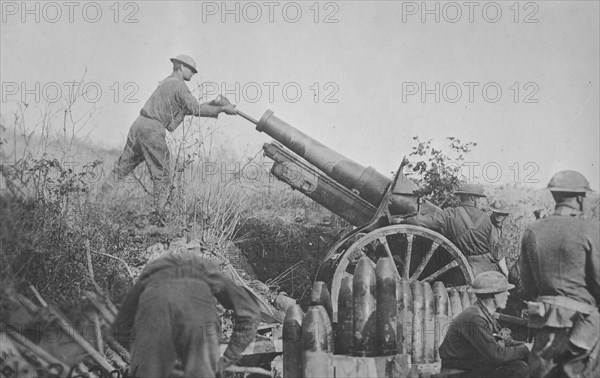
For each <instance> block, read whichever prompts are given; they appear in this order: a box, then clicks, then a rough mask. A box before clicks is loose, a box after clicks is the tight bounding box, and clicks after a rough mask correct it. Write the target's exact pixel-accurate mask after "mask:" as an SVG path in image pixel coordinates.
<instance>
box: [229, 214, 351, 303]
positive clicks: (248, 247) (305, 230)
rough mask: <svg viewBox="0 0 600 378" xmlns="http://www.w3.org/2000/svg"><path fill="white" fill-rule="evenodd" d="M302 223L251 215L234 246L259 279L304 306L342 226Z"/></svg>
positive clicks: (335, 223)
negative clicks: (320, 266) (321, 265)
mask: <svg viewBox="0 0 600 378" xmlns="http://www.w3.org/2000/svg"><path fill="white" fill-rule="evenodd" d="M301 222H302V223H301ZM301 222H299V221H298V220H296V219H294V220H292V221H290V220H286V219H285V218H283V217H277V216H275V217H273V216H266V215H265V216H256V217H254V218H250V219H248V220H247V221H246V222H245V223H244V224H243V225H242V226H241V227H240V228H239V229H238V231H237V235H238V241H237V242H236V246H237V247H238V248H239V249H240V250H241V251H242V253H243V254H244V256H245V257H246V259H247V261H248V263H249V264H250V265H251V266H252V269H253V271H254V273H255V274H256V278H257V279H258V280H260V281H262V282H264V283H265V284H266V285H267V286H268V287H269V288H270V289H271V290H273V291H284V292H286V293H287V294H288V296H290V297H292V298H294V299H296V300H297V302H298V303H299V304H300V305H302V306H303V307H306V306H307V305H308V297H309V295H310V287H311V284H312V281H313V280H314V277H315V275H316V273H317V270H318V268H319V265H320V264H321V262H322V261H323V258H324V257H325V255H326V253H327V251H328V250H329V248H330V247H331V246H332V245H333V243H334V240H335V238H336V236H337V235H338V234H339V233H340V230H341V228H340V227H339V223H338V222H320V223H314V222H306V221H305V220H301Z"/></svg>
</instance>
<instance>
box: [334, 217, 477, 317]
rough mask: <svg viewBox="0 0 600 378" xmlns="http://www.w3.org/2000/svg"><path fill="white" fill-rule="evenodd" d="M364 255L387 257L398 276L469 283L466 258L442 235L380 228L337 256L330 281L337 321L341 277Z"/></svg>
mask: <svg viewBox="0 0 600 378" xmlns="http://www.w3.org/2000/svg"><path fill="white" fill-rule="evenodd" d="M365 255H366V256H368V257H369V258H371V260H373V262H375V263H376V262H377V260H378V259H379V258H381V257H391V258H392V260H393V261H394V262H395V264H394V265H395V267H396V273H397V274H398V278H399V279H409V280H417V281H428V282H433V281H434V280H435V281H442V282H444V284H446V285H447V286H464V285H470V284H471V283H472V282H473V272H472V271H471V267H470V266H469V263H468V261H467V259H466V258H465V256H464V255H463V254H462V252H461V251H460V250H459V249H458V248H456V246H455V245H454V244H452V243H451V242H450V240H448V239H446V238H445V237H444V236H442V235H440V234H438V233H437V232H434V231H431V230H429V229H426V228H423V227H419V226H413V225H405V224H398V225H391V226H387V227H382V228H379V229H377V230H374V231H372V232H370V233H368V234H366V235H364V236H363V237H361V238H360V239H358V240H357V241H355V242H354V243H353V244H352V245H351V246H350V247H349V248H348V249H347V250H345V251H344V252H343V253H342V255H341V256H340V257H339V259H338V261H337V266H336V267H335V270H334V274H333V278H332V281H331V301H332V306H333V312H334V321H337V301H338V294H339V289H340V285H341V282H342V279H343V278H344V277H345V276H347V275H352V274H353V271H354V267H355V265H356V262H358V259H360V258H361V257H362V256H365Z"/></svg>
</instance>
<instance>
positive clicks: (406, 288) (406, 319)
mask: <svg viewBox="0 0 600 378" xmlns="http://www.w3.org/2000/svg"><path fill="white" fill-rule="evenodd" d="M396 296H397V298H398V322H397V332H398V333H397V334H398V353H400V354H410V353H411V351H412V333H413V331H412V324H413V296H412V290H411V289H410V281H408V280H407V279H403V280H400V282H399V284H398V285H397V286H396Z"/></svg>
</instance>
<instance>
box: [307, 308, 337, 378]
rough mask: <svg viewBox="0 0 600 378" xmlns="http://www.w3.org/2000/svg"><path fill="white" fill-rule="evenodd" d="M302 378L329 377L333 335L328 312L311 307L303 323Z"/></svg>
mask: <svg viewBox="0 0 600 378" xmlns="http://www.w3.org/2000/svg"><path fill="white" fill-rule="evenodd" d="M302 349H303V350H302V377H304V378H312V377H315V378H316V377H328V376H329V375H330V374H329V365H330V364H329V354H330V353H331V352H332V351H333V335H332V331H331V322H330V321H329V317H328V316H327V311H326V310H325V308H324V307H323V306H321V305H318V306H311V307H310V308H309V309H308V311H307V312H306V315H305V316H304V319H303V321H302Z"/></svg>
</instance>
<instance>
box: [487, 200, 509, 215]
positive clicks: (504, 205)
mask: <svg viewBox="0 0 600 378" xmlns="http://www.w3.org/2000/svg"><path fill="white" fill-rule="evenodd" d="M490 210H491V211H492V212H494V213H496V214H503V215H508V214H510V206H508V202H506V201H505V200H503V199H497V200H494V202H492V203H491V204H490Z"/></svg>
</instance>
